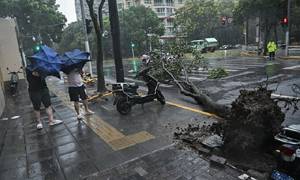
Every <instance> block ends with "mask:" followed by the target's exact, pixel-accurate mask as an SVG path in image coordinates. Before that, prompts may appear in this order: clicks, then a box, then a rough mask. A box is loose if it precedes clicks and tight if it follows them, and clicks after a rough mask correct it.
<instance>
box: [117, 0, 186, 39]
mask: <svg viewBox="0 0 300 180" xmlns="http://www.w3.org/2000/svg"><path fill="white" fill-rule="evenodd" d="M184 2H185V0H123V3H122V4H123V6H124V8H125V9H127V8H129V7H131V6H138V5H143V6H146V7H149V8H151V9H152V10H153V11H154V12H155V13H156V14H157V16H158V17H159V19H161V21H162V22H163V24H164V26H165V34H164V35H163V36H161V38H162V39H168V38H174V37H175V32H174V18H175V16H174V14H175V12H176V10H177V9H179V8H180V7H182V6H183V5H184Z"/></svg>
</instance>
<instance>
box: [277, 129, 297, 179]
mask: <svg viewBox="0 0 300 180" xmlns="http://www.w3.org/2000/svg"><path fill="white" fill-rule="evenodd" d="M274 139H275V141H277V143H279V145H278V147H277V149H276V151H277V152H278V153H279V156H278V168H279V169H280V171H283V172H286V173H287V174H288V175H290V176H293V177H300V124H294V125H289V126H287V127H284V128H282V130H281V131H280V132H279V133H278V134H277V135H276V136H275V137H274Z"/></svg>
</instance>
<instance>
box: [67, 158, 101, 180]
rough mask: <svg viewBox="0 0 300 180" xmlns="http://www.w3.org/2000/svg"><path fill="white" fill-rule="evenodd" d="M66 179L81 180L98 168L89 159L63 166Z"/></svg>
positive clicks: (95, 171)
mask: <svg viewBox="0 0 300 180" xmlns="http://www.w3.org/2000/svg"><path fill="white" fill-rule="evenodd" d="M63 170H64V174H65V176H66V178H67V179H68V180H77V179H78V180H81V179H84V178H85V177H87V176H90V175H92V174H94V173H97V172H98V170H97V168H96V167H95V165H94V164H93V163H92V162H91V161H83V162H79V163H75V164H74V165H71V166H68V167H65V168H63Z"/></svg>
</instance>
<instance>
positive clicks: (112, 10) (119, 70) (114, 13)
mask: <svg viewBox="0 0 300 180" xmlns="http://www.w3.org/2000/svg"><path fill="white" fill-rule="evenodd" d="M108 6H109V20H110V28H111V35H112V40H113V52H114V59H115V68H116V80H117V82H124V70H123V62H122V55H121V45H120V26H119V16H118V8H117V2H116V0H109V1H108Z"/></svg>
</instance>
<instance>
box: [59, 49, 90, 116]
mask: <svg viewBox="0 0 300 180" xmlns="http://www.w3.org/2000/svg"><path fill="white" fill-rule="evenodd" d="M89 56H90V54H89V53H88V52H83V51H80V50H79V49H75V50H73V51H70V52H66V53H64V55H63V56H62V57H60V59H61V61H62V69H61V70H62V71H63V72H64V73H65V74H67V77H68V86H69V96H70V100H71V101H73V102H74V108H75V111H76V113H77V119H78V120H82V119H83V116H82V114H81V113H80V106H79V100H80V99H81V100H82V102H83V105H84V110H85V115H91V114H94V112H93V111H91V110H90V109H89V107H88V101H87V95H86V92H85V86H84V84H83V81H82V78H81V72H82V68H83V66H84V65H85V63H86V62H88V61H89Z"/></svg>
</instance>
